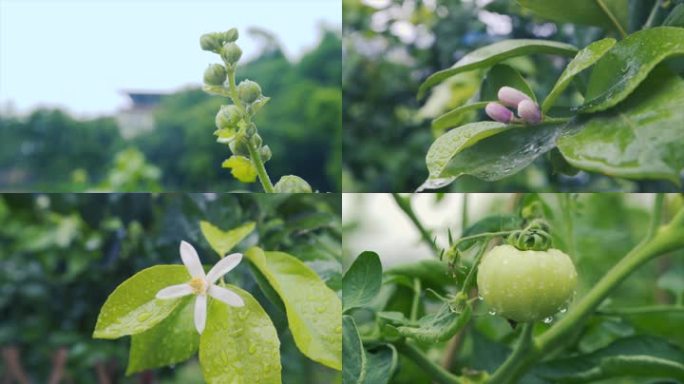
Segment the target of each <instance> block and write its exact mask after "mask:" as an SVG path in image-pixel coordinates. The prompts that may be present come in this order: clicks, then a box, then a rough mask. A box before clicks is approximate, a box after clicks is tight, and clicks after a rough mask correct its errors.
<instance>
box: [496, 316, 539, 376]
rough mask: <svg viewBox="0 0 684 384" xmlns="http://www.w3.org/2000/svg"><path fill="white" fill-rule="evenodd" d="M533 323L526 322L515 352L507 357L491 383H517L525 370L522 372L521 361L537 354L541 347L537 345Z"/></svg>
mask: <svg viewBox="0 0 684 384" xmlns="http://www.w3.org/2000/svg"><path fill="white" fill-rule="evenodd" d="M533 329H534V324H533V323H525V324H524V325H523V329H522V334H521V335H520V340H519V341H518V345H516V347H515V349H514V350H513V353H511V355H510V356H509V357H508V359H506V361H505V362H504V363H503V365H502V366H500V367H499V369H497V370H496V372H494V375H492V377H491V379H490V383H498V382H502V383H515V382H517V381H518V378H519V377H520V376H522V374H523V373H524V372H520V370H519V368H518V365H519V363H518V362H519V361H523V360H524V359H526V357H527V356H531V355H536V354H537V352H538V350H539V348H538V347H537V346H536V345H535V342H534V339H533V338H532V330H533Z"/></svg>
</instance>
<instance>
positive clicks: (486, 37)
mask: <svg viewBox="0 0 684 384" xmlns="http://www.w3.org/2000/svg"><path fill="white" fill-rule="evenodd" d="M343 3H344V7H343V20H344V37H343V46H344V50H343V60H344V70H343V76H342V88H343V90H344V96H343V97H344V100H343V121H344V128H345V134H344V139H343V150H344V153H345V156H344V164H343V184H344V185H343V190H344V191H349V192H352V191H358V192H412V191H415V190H416V189H417V188H418V186H420V185H421V184H422V183H423V181H424V180H425V179H426V178H427V175H428V172H427V169H426V167H425V155H426V153H427V150H428V148H429V146H430V144H431V143H432V141H433V140H434V138H435V137H436V136H438V135H439V133H440V132H433V131H432V129H431V120H432V119H433V118H434V117H437V116H438V115H440V114H442V113H444V112H447V111H449V110H451V109H453V108H456V107H458V106H461V105H463V104H465V103H466V102H468V101H469V100H470V99H471V98H473V96H476V94H477V92H478V90H479V88H480V82H481V80H482V77H483V74H482V73H478V72H477V71H476V72H473V73H470V74H464V75H459V76H455V77H454V78H453V79H450V80H449V81H448V82H446V83H445V84H444V85H443V86H440V87H436V88H435V89H434V90H433V92H432V93H431V94H430V95H429V96H428V97H427V98H426V99H425V100H420V101H419V100H417V99H416V95H417V91H418V86H419V85H420V84H421V82H422V81H423V80H425V78H427V77H428V76H429V75H430V74H432V73H434V72H436V71H438V70H442V69H445V68H448V67H450V66H451V65H453V64H454V63H455V62H456V61H458V60H459V59H460V58H461V57H463V56H464V55H465V54H467V53H468V52H470V51H473V50H474V49H477V48H479V47H482V46H485V45H488V44H491V43H493V42H496V41H499V40H504V39H548V40H554V41H560V42H566V43H570V44H573V45H575V46H577V47H585V46H586V45H588V44H589V43H590V42H592V41H594V40H596V39H597V38H599V37H601V36H603V35H604V33H603V32H602V31H601V30H600V29H599V28H595V27H582V26H575V25H571V24H557V23H552V22H548V21H544V20H540V19H538V18H536V17H534V16H533V15H531V14H530V13H529V12H528V11H525V10H523V9H522V8H521V7H520V6H519V5H518V4H517V2H516V1H513V0H494V1H465V0H463V1H462V0H454V1H436V2H423V1H416V0H388V1H385V2H368V1H363V0H344V2H343ZM649 4H652V1H651V0H646V1H639V0H637V1H632V2H631V4H630V6H631V7H636V6H638V7H643V8H644V9H650V6H649ZM647 13H648V12H646V14H647ZM635 14H636V15H643V13H635ZM643 21H644V20H631V21H630V23H631V24H633V25H634V26H640V25H642V24H643ZM506 64H508V65H510V66H512V67H514V68H515V69H516V70H518V71H519V72H520V73H521V74H523V76H524V77H525V78H526V79H527V80H528V82H530V83H531V86H532V88H533V89H535V90H537V92H538V93H539V95H540V96H541V95H544V94H547V93H548V92H549V90H550V89H551V87H552V86H553V84H554V83H555V81H556V79H557V78H558V76H559V75H560V73H561V72H562V70H563V68H564V67H565V65H566V64H567V62H566V60H565V59H560V58H554V57H551V56H548V55H536V56H533V57H529V58H527V57H525V58H515V59H511V60H508V61H506ZM580 86H581V85H580ZM572 97H575V93H573V92H568V93H567V94H566V95H565V96H564V98H563V99H561V104H562V105H570V103H571V102H572V101H573V99H572ZM483 117H484V116H478V115H476V114H475V113H471V114H470V115H469V116H466V119H464V121H463V122H462V123H467V122H469V121H477V120H481V119H482V118H483ZM553 155H554V154H553V151H552V152H551V153H549V154H548V155H547V156H542V157H540V158H539V159H538V160H537V161H536V162H535V163H534V164H533V165H532V166H530V167H528V168H526V169H525V170H524V171H522V172H520V173H518V174H516V175H513V176H511V177H508V178H506V179H504V180H500V181H498V182H485V181H481V180H478V179H476V178H474V177H470V176H466V177H461V178H459V180H458V181H457V182H455V183H453V184H451V186H450V187H447V188H444V191H445V192H446V191H454V192H456V191H463V192H504V191H586V190H592V191H606V190H622V191H642V192H643V191H663V190H668V189H672V188H673V187H672V186H671V185H668V184H667V183H664V182H648V181H646V182H631V181H625V180H620V179H611V178H608V177H604V176H601V175H598V174H589V173H586V172H581V173H580V174H578V175H577V176H574V177H567V176H563V175H559V174H558V173H555V172H554V171H553V166H552V157H553Z"/></svg>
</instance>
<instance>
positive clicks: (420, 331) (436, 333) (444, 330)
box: [397, 304, 472, 343]
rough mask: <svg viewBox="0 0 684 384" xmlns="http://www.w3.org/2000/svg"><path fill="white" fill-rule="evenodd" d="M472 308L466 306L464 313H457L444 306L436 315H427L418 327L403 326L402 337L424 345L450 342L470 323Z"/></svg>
mask: <svg viewBox="0 0 684 384" xmlns="http://www.w3.org/2000/svg"><path fill="white" fill-rule="evenodd" d="M471 311H472V310H471V308H470V306H469V305H466V307H465V308H464V310H463V312H462V313H455V312H453V311H452V310H451V308H449V304H444V305H442V308H441V309H440V310H439V312H437V313H436V314H431V315H426V316H424V317H422V318H421V319H420V320H419V321H418V326H416V327H410V326H402V327H398V328H397V331H398V332H399V334H400V335H402V336H405V337H411V338H414V339H416V340H418V341H421V342H424V343H439V342H442V341H446V340H449V339H450V338H452V337H453V336H454V335H455V334H456V332H458V331H460V330H461V329H462V328H463V327H464V326H465V325H466V324H468V321H470V314H471Z"/></svg>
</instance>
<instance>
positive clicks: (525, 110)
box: [518, 100, 542, 124]
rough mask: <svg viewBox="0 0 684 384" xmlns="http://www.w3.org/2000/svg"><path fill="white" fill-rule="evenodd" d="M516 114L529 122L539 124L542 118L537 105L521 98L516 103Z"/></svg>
mask: <svg viewBox="0 0 684 384" xmlns="http://www.w3.org/2000/svg"><path fill="white" fill-rule="evenodd" d="M518 116H520V118H521V119H523V120H525V121H526V122H527V123H530V124H539V123H540V122H541V120H542V116H541V111H540V110H539V106H538V105H537V104H535V103H534V102H532V101H530V100H523V101H521V102H520V104H518Z"/></svg>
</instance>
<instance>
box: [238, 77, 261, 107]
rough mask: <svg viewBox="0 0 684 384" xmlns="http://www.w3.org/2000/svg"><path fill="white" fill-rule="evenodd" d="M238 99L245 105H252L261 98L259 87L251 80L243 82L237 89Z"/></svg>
mask: <svg viewBox="0 0 684 384" xmlns="http://www.w3.org/2000/svg"><path fill="white" fill-rule="evenodd" d="M237 92H238V97H239V98H240V100H241V101H242V102H243V103H245V104H252V103H253V102H255V101H257V99H259V98H260V97H261V87H260V86H259V84H257V83H255V82H253V81H251V80H243V81H241V82H240V84H238V87H237Z"/></svg>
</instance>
